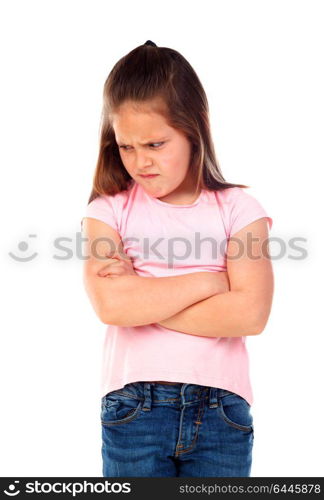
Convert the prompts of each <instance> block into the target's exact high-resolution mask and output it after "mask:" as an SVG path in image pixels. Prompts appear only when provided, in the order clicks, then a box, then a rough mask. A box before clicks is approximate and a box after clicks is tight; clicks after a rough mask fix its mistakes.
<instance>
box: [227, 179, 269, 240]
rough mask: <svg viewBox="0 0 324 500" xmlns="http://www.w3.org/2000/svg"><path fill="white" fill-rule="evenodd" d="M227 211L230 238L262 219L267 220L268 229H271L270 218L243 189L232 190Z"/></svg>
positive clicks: (258, 203)
mask: <svg viewBox="0 0 324 500" xmlns="http://www.w3.org/2000/svg"><path fill="white" fill-rule="evenodd" d="M229 211H230V213H229V234H230V236H232V235H234V234H235V233H237V232H238V231H240V230H241V229H242V228H243V227H245V226H247V225H248V224H251V222H254V221H255V220H257V219H260V218H262V217H266V218H267V220H268V224H269V229H271V228H272V223H273V220H272V218H271V217H269V216H268V214H267V212H266V210H265V209H264V208H263V206H262V205H261V203H260V202H259V201H258V200H257V199H256V198H255V197H254V196H252V195H251V194H249V193H247V192H246V191H244V189H243V188H239V187H235V188H233V190H232V193H231V202H230V204H229Z"/></svg>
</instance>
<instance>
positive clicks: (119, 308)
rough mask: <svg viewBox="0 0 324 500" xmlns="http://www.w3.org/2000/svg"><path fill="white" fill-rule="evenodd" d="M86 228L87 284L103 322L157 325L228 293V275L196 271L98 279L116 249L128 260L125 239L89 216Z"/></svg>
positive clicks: (88, 291) (84, 233)
mask: <svg viewBox="0 0 324 500" xmlns="http://www.w3.org/2000/svg"><path fill="white" fill-rule="evenodd" d="M82 229H83V237H84V238H85V242H86V248H87V252H86V256H89V258H87V259H86V260H85V263H84V272H83V279H84V285H85V289H86V292H87V294H88V297H89V299H90V301H91V303H92V306H93V308H94V310H95V312H96V314H97V316H98V317H99V319H100V320H101V321H102V322H103V323H106V324H109V325H120V326H140V325H147V324H150V323H157V322H159V321H162V320H163V319H166V318H169V317H170V316H173V315H174V314H177V313H178V312H180V311H182V310H183V309H185V308H186V307H189V306H190V305H192V304H194V303H196V302H199V301H201V300H204V299H206V298H208V297H210V296H211V295H214V294H216V293H222V292H223V291H224V283H225V280H226V279H227V277H226V276H225V274H227V273H212V272H195V273H188V274H184V275H180V276H168V277H161V278H155V277H152V278H147V277H142V276H137V275H122V276H117V277H109V276H108V277H104V278H103V277H101V276H98V271H99V270H100V269H102V267H103V266H104V265H105V263H106V262H107V261H109V259H111V254H112V249H113V250H115V251H116V250H117V249H118V250H120V254H121V256H122V257H123V258H125V254H123V253H122V242H121V238H120V236H119V234H118V233H117V231H115V230H114V229H113V228H111V227H110V226H108V225H107V224H105V223H104V222H101V221H99V220H97V219H92V218H88V217H85V218H84V219H83V226H82ZM94 249H95V251H94ZM113 253H114V252H113ZM108 256H109V257H108ZM216 275H224V276H219V277H218V276H216Z"/></svg>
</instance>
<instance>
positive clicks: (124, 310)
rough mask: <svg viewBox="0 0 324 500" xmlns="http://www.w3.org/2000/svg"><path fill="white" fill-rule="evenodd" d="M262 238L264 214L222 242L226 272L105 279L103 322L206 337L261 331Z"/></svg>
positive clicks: (264, 287)
mask: <svg viewBox="0 0 324 500" xmlns="http://www.w3.org/2000/svg"><path fill="white" fill-rule="evenodd" d="M251 235H252V240H251ZM267 237H268V230H267V222H266V219H265V218H260V219H258V220H256V221H254V222H253V223H251V224H249V225H248V226H246V227H245V228H243V229H242V230H241V231H239V232H238V233H236V234H235V237H232V238H231V239H230V240H229V242H228V247H227V273H224V272H214V273H205V272H203V273H189V274H186V275H181V276H170V277H165V278H144V277H140V276H137V275H132V276H128V275H127V273H126V274H125V275H120V276H117V277H114V278H112V277H107V279H108V280H110V284H109V291H110V296H111V297H114V300H112V301H111V304H112V305H111V308H110V315H108V316H107V321H104V322H106V323H107V324H117V325H121V326H139V325H145V324H150V323H157V324H160V325H161V326H164V327H165V328H168V329H171V330H176V331H180V332H183V333H185V334H189V335H198V336H206V337H240V336H247V335H255V334H259V333H261V332H262V330H263V329H264V327H265V325H266V323H267V320H268V317H269V314H270V310H271V304H272V296H273V273H272V267H271V261H270V258H269V254H268V249H267V244H266V243H267ZM117 264H118V265H119V264H120V262H118V263H117ZM108 267H109V266H108ZM224 278H226V279H224ZM211 280H212V281H211ZM101 281H102V283H101V284H100V286H102V287H104V286H105V285H104V283H103V282H104V281H105V280H101ZM107 290H108V289H107ZM103 295H104V294H102V296H103ZM113 311H114V312H113Z"/></svg>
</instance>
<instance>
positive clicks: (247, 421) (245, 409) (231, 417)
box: [219, 392, 253, 432]
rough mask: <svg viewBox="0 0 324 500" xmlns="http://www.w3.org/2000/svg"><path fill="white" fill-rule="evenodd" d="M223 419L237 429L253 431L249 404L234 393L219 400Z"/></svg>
mask: <svg viewBox="0 0 324 500" xmlns="http://www.w3.org/2000/svg"><path fill="white" fill-rule="evenodd" d="M219 410H220V414H221V417H222V419H223V420H224V421H225V422H226V423H227V424H228V425H229V426H231V427H234V428H235V429H238V430H242V431H246V432H251V431H253V416H252V413H251V406H250V405H249V403H248V402H247V401H246V400H245V399H244V398H242V397H241V396H239V395H238V394H235V393H234V392H233V393H231V394H229V395H226V396H224V397H221V398H220V399H219Z"/></svg>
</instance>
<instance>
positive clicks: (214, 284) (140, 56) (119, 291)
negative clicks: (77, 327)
mask: <svg viewBox="0 0 324 500" xmlns="http://www.w3.org/2000/svg"><path fill="white" fill-rule="evenodd" d="M103 98H104V105H103V115H102V125H101V138H100V149H99V158H98V163H97V167H96V171H95V174H94V179H93V187H92V192H91V195H90V199H89V201H88V205H87V207H86V210H85V217H84V218H83V220H82V222H83V224H82V230H83V236H84V238H85V241H86V246H87V256H88V258H87V260H85V264H84V275H83V276H84V284H85V289H86V291H87V294H88V296H89V299H90V301H91V303H92V306H93V308H94V310H95V312H96V314H97V316H98V317H99V319H100V320H101V321H102V322H103V323H105V324H107V325H108V326H107V331H106V336H105V341H104V346H103V363H102V400H101V424H102V459H103V476H104V477H117V476H144V477H167V476H173V477H176V476H177V477H180V476H187V477H190V476H194V477H211V476H213V477H230V476H241V477H242V476H249V475H250V470H251V464H252V447H253V439H254V425H253V417H252V414H251V405H252V400H253V396H252V390H251V385H250V380H249V361H248V353H247V350H246V345H245V341H246V336H249V335H257V334H259V333H261V332H262V331H263V329H264V327H265V325H266V323H267V320H268V317H269V314H270V309H271V303H272V295H273V274H272V267H271V261H270V259H269V255H268V250H267V238H268V227H267V224H269V226H270V228H271V227H272V219H271V218H270V217H269V216H267V213H266V212H265V210H264V209H263V207H262V206H261V204H260V203H259V202H258V201H257V200H256V199H255V198H254V197H253V196H252V195H250V194H248V193H247V192H246V191H244V188H247V187H248V186H245V185H242V184H231V183H229V182H226V181H225V179H224V177H223V175H222V174H221V171H220V168H219V165H218V163H217V161H216V157H215V151H214V146H213V142H212V138H211V131H210V124H209V110H208V103H207V98H206V95H205V92H204V89H203V87H202V85H201V82H200V80H199V78H198V76H197V75H196V73H195V71H194V70H193V68H192V67H191V66H190V64H189V63H188V61H187V60H186V59H185V58H184V57H183V56H182V55H181V54H179V52H177V51H175V50H172V49H170V48H166V47H158V46H156V45H155V44H154V43H153V42H151V41H150V40H148V41H147V42H146V43H145V44H144V45H141V46H139V47H137V48H135V49H134V50H132V51H131V52H130V53H129V54H127V55H126V56H124V57H123V58H121V59H120V60H119V61H118V62H117V63H116V64H115V66H114V67H113V68H112V70H111V72H110V74H109V76H108V78H107V80H106V82H105V85H104V94H103Z"/></svg>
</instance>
